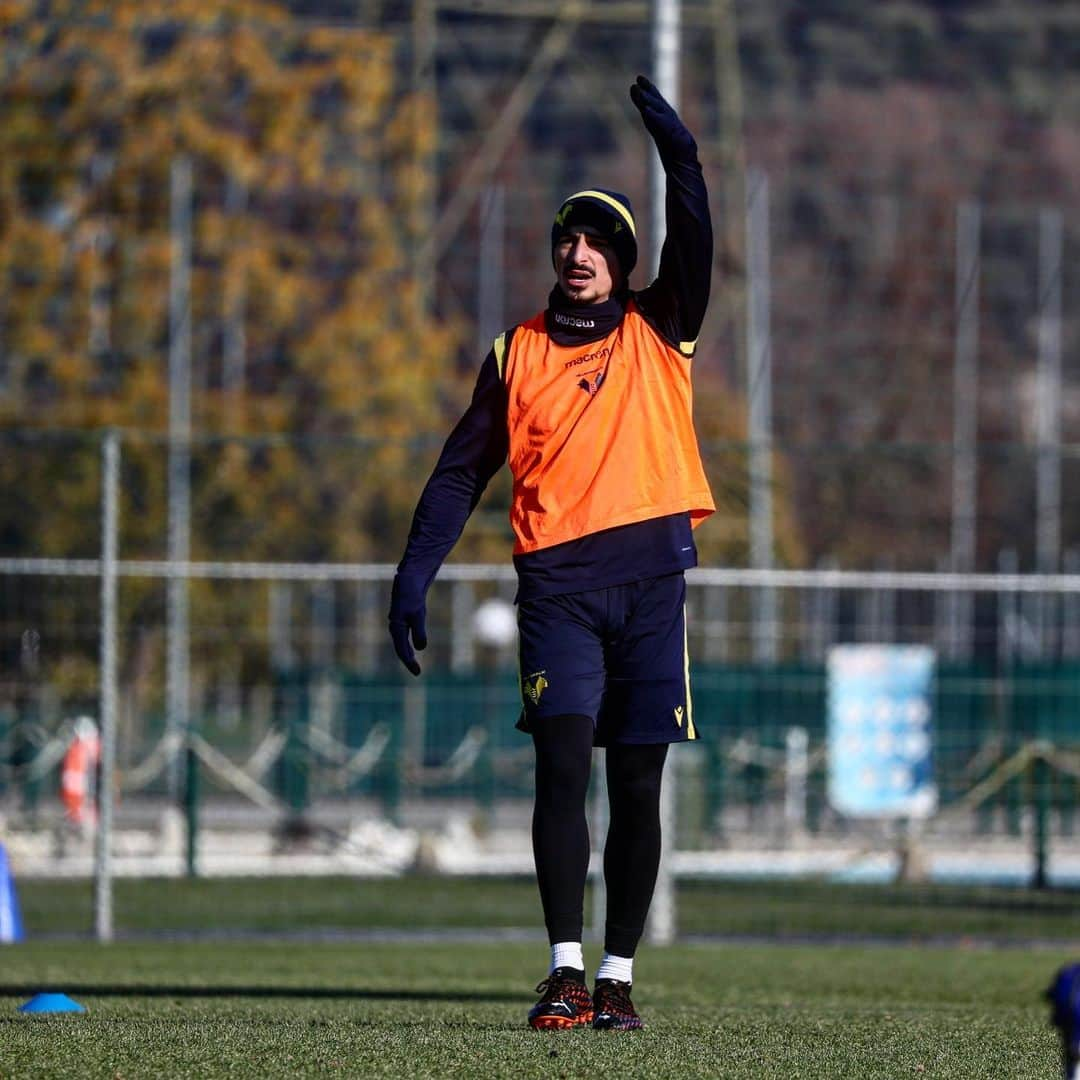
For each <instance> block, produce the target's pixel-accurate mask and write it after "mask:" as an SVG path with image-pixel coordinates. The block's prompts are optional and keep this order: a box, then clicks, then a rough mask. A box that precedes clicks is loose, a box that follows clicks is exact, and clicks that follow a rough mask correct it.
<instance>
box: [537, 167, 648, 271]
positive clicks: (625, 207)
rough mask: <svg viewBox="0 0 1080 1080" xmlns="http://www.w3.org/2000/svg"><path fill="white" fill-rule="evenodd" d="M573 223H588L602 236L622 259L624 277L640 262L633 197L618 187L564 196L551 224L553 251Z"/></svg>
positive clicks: (592, 189)
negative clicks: (629, 196) (638, 260)
mask: <svg viewBox="0 0 1080 1080" xmlns="http://www.w3.org/2000/svg"><path fill="white" fill-rule="evenodd" d="M573 225H587V226H589V227H590V228H593V229H595V230H596V231H597V232H598V233H599V234H600V235H601V236H603V237H604V238H605V239H606V240H607V241H608V243H609V244H611V247H612V249H613V250H614V252H615V257H616V258H617V259H618V260H619V266H620V267H621V268H622V272H623V277H624V278H629V277H630V271H631V270H633V269H634V264H635V263H636V262H637V228H636V226H635V225H634V211H633V209H632V208H631V206H630V200H629V199H628V198H627V197H626V196H625V195H622V194H620V193H619V192H618V191H606V190H605V189H604V188H589V189H588V190H586V191H579V192H577V193H575V194H574V195H570V196H569V197H568V198H566V199H564V200H563V204H562V206H560V207H559V212H558V213H557V214H556V215H555V222H554V224H553V225H552V226H551V254H552V260H554V257H555V246H556V245H557V244H558V242H559V238H560V237H561V236H562V235H563V234H564V233H565V232H566V230H567V229H569V228H570V227H571V226H573Z"/></svg>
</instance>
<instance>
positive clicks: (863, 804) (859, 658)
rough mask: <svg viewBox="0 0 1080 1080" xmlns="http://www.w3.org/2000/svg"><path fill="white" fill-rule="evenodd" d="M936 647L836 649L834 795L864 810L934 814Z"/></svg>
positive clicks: (848, 810)
mask: <svg viewBox="0 0 1080 1080" xmlns="http://www.w3.org/2000/svg"><path fill="white" fill-rule="evenodd" d="M933 679H934V651H933V649H928V648H924V647H922V646H906V645H839V646H836V647H834V648H833V649H831V650H830V651H829V660H828V724H827V746H828V755H829V766H828V768H829V802H830V803H831V804H832V806H833V808H834V809H835V810H837V811H838V812H839V813H841V814H849V815H852V816H858V817H927V816H929V815H930V814H932V813H933V812H934V810H935V809H936V807H937V788H936V787H935V785H934V773H933V761H932V738H931V707H930V706H931V690H932V687H933Z"/></svg>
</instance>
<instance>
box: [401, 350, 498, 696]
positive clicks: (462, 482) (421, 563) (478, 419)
mask: <svg viewBox="0 0 1080 1080" xmlns="http://www.w3.org/2000/svg"><path fill="white" fill-rule="evenodd" d="M508 447H509V437H508V434H507V430H506V387H505V385H504V383H503V380H502V376H501V374H500V372H499V365H498V363H497V361H496V359H495V353H494V351H492V352H489V353H488V355H487V359H485V361H484V363H483V365H482V366H481V368H480V374H479V375H478V376H477V380H476V387H475V389H474V390H473V396H472V401H471V402H470V403H469V407H468V408H467V409H466V410H465V414H464V415H463V416H462V418H461V419H460V420H459V421H458V423H457V426H456V427H455V428H454V430H453V431H452V432H451V433H450V437H449V438H448V439H447V440H446V444H445V445H444V446H443V449H442V453H441V454H440V455H439V460H438V462H437V463H436V465H435V469H434V471H433V472H432V474H431V476H430V478H429V479H428V482H427V483H426V484H425V485H424V490H423V492H422V493H421V495H420V500H419V502H418V503H417V505H416V510H415V512H414V514H413V520H412V527H411V528H410V529H409V538H408V541H407V542H406V544H405V554H404V555H403V556H402V558H401V562H400V563H399V564H398V568H397V573H396V574H395V576H394V585H393V589H392V590H391V594H390V615H389V626H390V637H391V638H392V639H393V642H394V651H395V652H396V653H397V655H398V659H400V660H401V662H402V663H403V664H404V665H405V667H406V668H408V669H409V671H411V672H412V673H413V674H414V675H419V674H420V665H419V663H418V662H417V660H416V653H415V652H414V648H415V649H423V648H425V647H426V646H427V629H426V625H425V623H426V616H427V605H426V597H427V591H428V588H429V587H430V585H431V582H432V581H433V580H434V578H435V575H436V574H437V573H438V570H439V567H440V566H442V564H443V561H444V560H445V559H446V557H447V555H449V554H450V551H451V549H452V548H453V546H454V544H456V543H457V541H458V537H460V536H461V532H462V530H463V529H464V528H465V522H466V521H468V519H469V515H470V514H471V513H472V512H473V510H474V509H475V508H476V504H477V503H478V502H479V501H480V496H481V495H483V493H484V489H485V488H486V487H487V485H488V481H490V480H491V478H492V477H493V476H494V475H495V473H496V472H498V470H499V469H500V468H501V466H502V464H503V462H504V461H506V455H507V451H508Z"/></svg>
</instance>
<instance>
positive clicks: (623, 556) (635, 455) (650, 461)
mask: <svg viewBox="0 0 1080 1080" xmlns="http://www.w3.org/2000/svg"><path fill="white" fill-rule="evenodd" d="M630 96H631V99H632V100H633V103H634V105H635V106H636V107H637V109H638V111H639V112H640V114H641V118H642V121H643V123H644V125H645V128H646V130H647V131H648V133H649V134H650V135H651V137H652V139H653V141H654V143H655V145H656V149H657V151H658V152H659V155H660V160H661V161H662V163H663V166H664V170H665V174H666V186H667V201H666V218H667V221H666V226H667V232H666V237H665V241H664V245H663V250H662V253H661V257H660V268H659V274H658V276H657V278H656V280H655V281H654V282H653V283H652V284H651V285H649V286H648V287H647V288H645V289H643V290H641V291H640V292H635V291H633V290H631V289H630V287H629V279H630V273H631V271H632V270H633V269H634V264H635V262H636V260H637V239H636V225H635V222H634V215H633V212H632V210H631V207H630V202H629V200H628V199H627V198H626V196H625V195H621V194H619V193H618V192H615V191H609V190H606V189H603V188H592V189H588V190H585V191H580V192H577V193H576V194H574V195H571V196H569V197H568V198H567V199H566V200H565V202H563V204H562V206H560V207H559V210H558V213H557V214H556V215H555V221H554V224H553V226H552V230H551V251H552V261H553V263H554V267H555V273H556V279H557V280H556V285H555V287H554V288H553V289H552V291H551V294H550V296H549V297H548V304H547V308H546V309H545V310H544V311H542V312H540V313H539V314H538V315H536V316H535V317H533V318H531V319H529V320H528V321H527V322H523V323H520V324H519V325H517V326H515V327H513V328H512V329H510V330H508V331H507V332H506V333H504V334H501V335H500V336H499V337H498V338H497V339H496V340H495V343H494V345H493V347H492V349H491V351H490V352H489V353H488V356H487V358H486V360H485V361H484V364H483V366H482V368H481V370H480V374H479V376H478V379H477V383H476V388H475V391H474V393H473V397H472V402H471V404H470V405H469V407H468V409H467V410H466V412H465V415H464V416H463V417H462V418H461V420H460V421H459V422H458V424H457V426H456V427H455V428H454V430H453V432H452V433H451V435H450V437H449V439H448V440H447V442H446V445H445V447H444V448H443V451H442V454H441V456H440V457H439V460H438V463H437V465H436V466H435V470H434V472H433V473H432V475H431V478H430V479H429V480H428V482H427V485H426V486H425V488H424V491H423V494H422V495H421V497H420V501H419V504H418V505H417V508H416V512H415V515H414V517H413V523H412V528H411V530H410V532H409V537H408V542H407V545H406V548H405V554H404V556H403V558H402V560H401V562H400V564H399V566H398V569H397V574H396V576H395V579H394V585H393V591H392V595H391V602H390V616H389V623H390V633H391V636H392V637H393V641H394V648H395V650H396V652H397V655H398V656H399V657H400V659H401V661H402V663H403V664H404V665H405V666H406V667H407V668H408V669H409V671H411V672H412V673H413V674H414V675H419V673H420V665H419V664H418V663H417V660H416V655H415V653H414V648H416V649H423V648H424V647H425V645H426V644H427V634H426V629H425V595H426V593H427V589H428V587H429V586H430V584H431V582H432V579H433V578H434V577H435V574H436V572H437V571H438V569H439V566H440V565H441V564H442V562H443V560H444V559H445V558H446V556H447V555H448V554H449V552H450V550H451V548H452V547H453V546H454V544H455V542H456V541H457V539H458V537H459V536H460V535H461V531H462V529H463V528H464V525H465V522H466V520H467V518H468V516H469V514H470V513H471V512H472V510H473V508H474V507H475V506H476V504H477V502H478V501H479V499H480V496H481V494H482V492H483V491H484V488H485V487H486V485H487V483H488V481H489V480H490V478H491V477H492V476H493V475H494V473H495V472H496V471H497V470H498V469H499V468H501V467H502V464H503V463H504V462H505V461H507V460H509V465H510V470H511V473H512V476H513V496H512V505H511V508H510V519H511V524H512V526H513V530H514V535H515V538H516V542H515V545H514V565H515V568H516V570H517V575H518V595H517V603H518V628H519V649H520V665H521V693H522V712H521V717H520V719H519V721H518V725H517V726H518V727H519V728H520V729H521V730H523V731H525V732H527V733H528V734H529V735H531V737H532V740H533V744H534V747H535V753H536V769H535V776H536V795H535V804H534V810H533V823H532V839H533V853H534V857H535V863H536V873H537V880H538V884H539V888H540V898H541V902H542V906H543V911H544V921H545V924H546V927H547V932H548V937H549V940H550V944H551V957H550V966H549V971H548V975H547V978H545V979H544V980H543V981H542V982H541V983H540V985H539V986H538V987H537V992H538V993H539V994H541V997H540V1000H539V1001H538V1002H537V1003H536V1005H535V1006H534V1007H533V1008H532V1009H531V1011H530V1012H529V1017H528V1022H529V1024H530V1025H531V1026H532V1027H534V1028H537V1029H558V1028H571V1027H575V1026H577V1025H580V1024H589V1023H591V1024H592V1026H593V1027H594V1028H599V1029H622V1030H627V1029H633V1028H639V1027H641V1026H642V1025H641V1019H640V1017H639V1016H638V1014H637V1011H636V1009H635V1008H634V1005H633V1003H632V1001H631V999H630V989H631V984H632V983H633V963H634V953H635V951H636V949H637V946H638V942H639V940H640V938H641V936H642V933H643V930H644V927H645V920H646V916H647V914H648V909H649V904H650V902H651V900H652V893H653V888H654V886H655V884H656V875H657V869H658V866H659V861H660V813H659V805H660V780H661V774H662V772H663V768H664V762H665V759H666V756H667V750H668V745H669V744H670V743H673V742H683V741H685V740H688V739H694V738H696V737H697V732H696V729H695V725H694V716H693V711H692V708H691V701H690V687H689V675H688V670H689V669H688V663H687V655H686V625H685V597H686V584H685V580H684V571H685V570H686V568H687V567H690V566H694V565H695V564H696V561H697V551H696V548H695V545H694V539H693V528H694V527H695V526H696V525H697V524H699V523H700V522H701V521H702V520H704V518H706V517H707V516H708V515H709V514H710V513H712V511H713V509H714V504H713V500H712V496H711V494H710V492H709V486H708V482H707V480H706V478H705V472H704V469H703V467H702V463H701V457H700V454H699V451H698V445H697V439H696V436H695V433H694V429H693V421H692V417H691V385H690V367H691V359H692V357H693V355H694V346H695V341H696V338H697V335H698V332H699V330H700V328H701V324H702V320H703V319H704V316H705V308H706V304H707V302H708V297H709V278H710V272H711V268H712V226H711V222H710V218H709V207H708V199H707V194H706V190H705V182H704V179H703V177H702V170H701V165H700V163H699V161H698V156H697V144H696V143H695V141H694V138H693V136H692V135H691V134H690V132H689V131H688V130H687V128H686V127H685V125H684V124H683V123H682V121H681V120H680V119H679V117H678V115H677V114H676V113H675V110H674V109H672V107H671V106H670V105H669V104H668V103H667V101H665V100H664V98H663V97H662V96H661V94H660V93H659V91H658V90H657V89H656V87H655V86H653V84H652V83H651V82H649V80H648V79H646V78H644V77H641V76H639V77H638V79H637V81H636V83H635V85H634V86H632V87H631V88H630ZM594 746H603V747H606V748H607V750H606V772H607V786H608V794H609V800H610V827H609V829H608V834H607V838H606V842H605V847H604V881H605V885H606V890H607V913H606V922H605V937H604V951H603V956H602V958H601V961H600V965H599V968H598V969H597V971H596V983H595V988H594V991H593V993H592V994H590V992H589V990H588V986H587V983H586V978H585V963H584V959H583V956H582V947H581V938H582V927H583V921H584V894H585V881H586V874H587V870H588V863H589V834H588V827H587V818H586V795H587V789H588V782H589V775H590V771H591V762H592V749H593V747H594Z"/></svg>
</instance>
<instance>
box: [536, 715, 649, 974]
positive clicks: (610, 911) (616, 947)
mask: <svg viewBox="0 0 1080 1080" xmlns="http://www.w3.org/2000/svg"><path fill="white" fill-rule="evenodd" d="M533 745H534V746H535V747H536V802H535V804H534V807H533V822H532V836H533V856H534V858H535V860H536V878H537V881H538V883H539V886H540V902H541V904H542V905H543V908H544V922H545V924H546V926H547V932H548V940H549V941H551V942H552V944H554V943H555V942H556V941H580V940H581V937H582V929H583V925H584V908H585V878H586V875H587V873H588V868H589V828H588V820H587V816H586V796H587V794H588V789H589V774H590V772H591V769H592V745H593V725H592V721H591V720H590V719H589V718H588V717H587V716H560V717H553V718H552V719H550V720H545V721H544V723H543V724H540V725H537V730H536V731H534V732H533ZM667 749H668V748H667V744H666V743H659V744H649V745H642V746H636V745H634V746H631V745H625V746H624V745H618V744H614V745H612V746H609V747H608V749H607V752H606V758H607V784H608V802H609V805H610V815H611V816H610V824H609V826H608V834H607V841H606V843H605V845H604V884H605V886H606V888H607V924H606V926H605V930H604V948H605V949H606V950H607V951H608V952H610V953H614V954H615V955H616V956H633V955H634V952H635V950H636V949H637V945H638V942H639V941H640V940H641V935H642V932H643V931H644V929H645V918H646V916H647V915H648V912H649V903H650V902H651V900H652V894H653V887H654V886H655V884H656V872H657V868H658V867H659V865H660V778H661V775H662V774H663V771H664V761H665V759H666V758H667Z"/></svg>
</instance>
